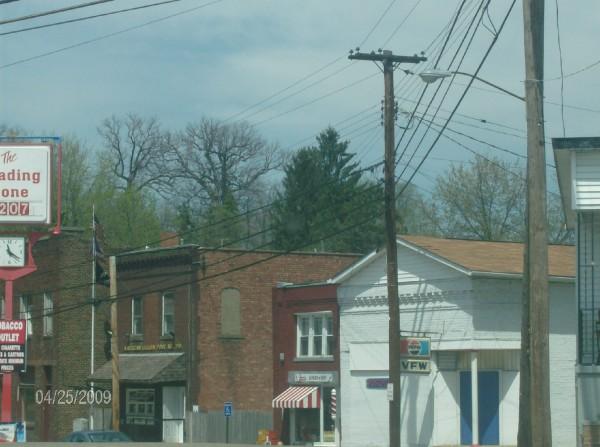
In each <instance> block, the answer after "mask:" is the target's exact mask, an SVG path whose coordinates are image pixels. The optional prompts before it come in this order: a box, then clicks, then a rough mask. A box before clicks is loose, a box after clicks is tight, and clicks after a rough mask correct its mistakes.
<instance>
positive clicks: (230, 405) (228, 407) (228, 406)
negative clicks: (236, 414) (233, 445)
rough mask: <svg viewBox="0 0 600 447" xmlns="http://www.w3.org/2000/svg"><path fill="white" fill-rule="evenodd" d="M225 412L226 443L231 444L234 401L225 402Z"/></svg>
mask: <svg viewBox="0 0 600 447" xmlns="http://www.w3.org/2000/svg"><path fill="white" fill-rule="evenodd" d="M223 414H224V415H225V444H229V418H230V417H231V415H232V414H233V403H231V402H225V404H224V405H223Z"/></svg>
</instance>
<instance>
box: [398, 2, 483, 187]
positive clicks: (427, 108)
mask: <svg viewBox="0 0 600 447" xmlns="http://www.w3.org/2000/svg"><path fill="white" fill-rule="evenodd" d="M483 4H484V2H483V1H482V2H481V4H480V6H479V8H477V10H476V11H475V14H473V18H472V20H471V22H470V23H469V26H468V28H467V30H466V32H465V33H464V35H463V38H462V39H461V42H460V45H459V46H458V48H457V49H456V51H455V52H454V55H453V56H452V58H451V60H450V63H449V64H448V67H451V66H452V64H453V63H454V61H455V60H456V58H457V57H458V55H459V52H460V50H461V48H462V45H463V43H464V42H465V40H466V39H467V37H468V36H469V33H470V32H471V28H472V26H473V25H474V24H475V21H476V20H477V16H478V14H479V12H480V10H481V8H482V6H483ZM488 4H489V0H488ZM484 9H485V8H484ZM482 17H483V15H482V16H481V17H480V19H479V23H478V24H477V26H476V27H475V29H474V30H473V33H472V34H471V38H470V40H469V42H468V43H467V46H466V48H465V50H464V52H463V55H462V57H461V59H460V61H459V63H458V68H460V66H461V65H462V63H463V61H464V58H465V56H466V54H467V52H468V51H469V48H470V47H471V44H472V42H473V39H474V37H475V34H476V32H477V29H478V28H479V25H480V24H481V20H482ZM441 56H442V55H441V54H440V57H439V58H438V61H439V59H440V58H441ZM436 66H437V62H436ZM454 77H455V76H453V77H452V79H451V80H450V83H449V84H448V87H447V88H446V91H445V93H444V95H443V97H442V100H441V101H440V103H439V104H438V107H437V109H436V111H435V113H434V118H435V116H436V115H437V114H438V113H439V110H440V108H441V105H442V103H443V102H444V99H445V98H446V96H447V95H448V92H449V91H450V88H451V87H452V82H453V81H454ZM441 87H442V84H439V85H438V87H437V89H436V90H435V92H434V94H433V95H432V97H431V99H430V100H429V103H428V104H427V107H426V109H425V114H427V111H428V110H429V108H430V107H431V106H432V105H433V102H434V100H435V97H436V96H437V94H438V92H439V91H440V89H441ZM426 89H427V85H426V86H425V88H424V89H423V94H424V93H425V91H426ZM422 98H423V95H421V98H420V99H422ZM418 107H419V104H418V103H417V105H416V106H415V109H414V112H416V110H417V108H418ZM414 112H413V114H412V116H414ZM409 122H410V120H409ZM421 122H422V121H419V122H418V123H417V125H416V126H415V129H414V130H413V132H412V135H411V137H410V138H409V140H408V141H407V143H406V145H405V147H404V149H403V150H402V153H401V154H400V156H399V157H398V162H399V161H400V160H401V159H402V157H403V156H404V154H405V153H406V151H407V149H408V147H409V146H410V143H411V142H412V140H413V138H414V137H415V136H416V135H417V131H418V130H419V127H420V126H421ZM407 130H408V129H407ZM428 131H429V126H428V127H427V129H425V132H424V133H423V135H422V137H421V140H420V141H419V143H417V145H416V147H415V149H414V151H413V152H412V154H411V156H410V157H409V159H408V162H407V163H406V166H405V167H404V169H403V171H402V172H401V173H400V177H402V175H403V174H404V172H405V171H406V169H407V168H406V167H407V166H409V165H410V163H411V162H412V160H413V158H414V157H415V155H416V153H417V151H418V149H419V147H420V145H421V143H422V142H423V140H424V139H425V136H426V135H427V132H428ZM404 134H405V132H404V133H403V134H402V136H404ZM401 141H402V139H400V140H399V141H398V144H397V145H396V149H397V148H398V146H399V145H400V143H401Z"/></svg>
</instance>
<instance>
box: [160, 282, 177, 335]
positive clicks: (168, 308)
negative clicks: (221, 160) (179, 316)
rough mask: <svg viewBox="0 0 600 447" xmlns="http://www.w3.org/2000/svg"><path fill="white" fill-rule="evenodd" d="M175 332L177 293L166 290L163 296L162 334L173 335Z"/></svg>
mask: <svg viewBox="0 0 600 447" xmlns="http://www.w3.org/2000/svg"><path fill="white" fill-rule="evenodd" d="M174 332H175V295H174V294H173V292H166V293H165V294H163V296H162V332H161V334H162V335H172V334H173V333H174Z"/></svg>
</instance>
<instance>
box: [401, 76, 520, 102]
mask: <svg viewBox="0 0 600 447" xmlns="http://www.w3.org/2000/svg"><path fill="white" fill-rule="evenodd" d="M404 72H405V73H406V74H414V73H413V72H412V71H409V70H404ZM457 74H459V75H462V76H468V77H469V78H473V79H477V80H478V81H479V82H483V83H484V84H486V85H489V86H490V87H493V88H495V89H496V90H500V91H501V92H503V93H506V94H507V95H510V96H512V97H513V98H517V99H519V100H521V101H523V102H525V98H524V97H523V96H519V95H517V94H516V93H513V92H511V91H509V90H506V89H505V88H502V87H500V86H499V85H496V84H494V83H492V82H490V81H486V80H485V79H482V78H480V77H479V76H475V75H472V74H471V73H465V72H464V71H444V70H427V71H424V72H422V73H419V77H420V78H421V79H422V80H423V81H424V82H426V83H428V84H430V83H432V82H435V81H437V80H438V79H443V78H447V77H449V76H452V75H457Z"/></svg>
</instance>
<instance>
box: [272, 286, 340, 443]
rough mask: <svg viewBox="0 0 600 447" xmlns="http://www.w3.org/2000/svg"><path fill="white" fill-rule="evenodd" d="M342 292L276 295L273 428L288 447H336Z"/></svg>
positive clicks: (299, 290) (327, 289) (304, 290)
mask: <svg viewBox="0 0 600 447" xmlns="http://www.w3.org/2000/svg"><path fill="white" fill-rule="evenodd" d="M336 289H337V286H336V285H335V284H326V283H324V284H313V285H304V286H303V285H299V286H298V285H281V286H279V287H277V288H275V289H273V391H274V394H273V395H274V396H275V398H274V399H273V407H274V408H273V424H274V426H273V428H274V430H275V432H276V433H278V434H279V436H280V438H281V440H282V441H283V442H284V444H297V443H302V444H306V443H319V444H320V445H327V444H331V445H335V437H336V434H335V432H336V426H335V423H336V417H335V400H336V397H335V396H336V393H337V389H338V388H339V365H340V361H339V344H338V328H339V317H338V304H337V295H336ZM332 396H333V402H332Z"/></svg>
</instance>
